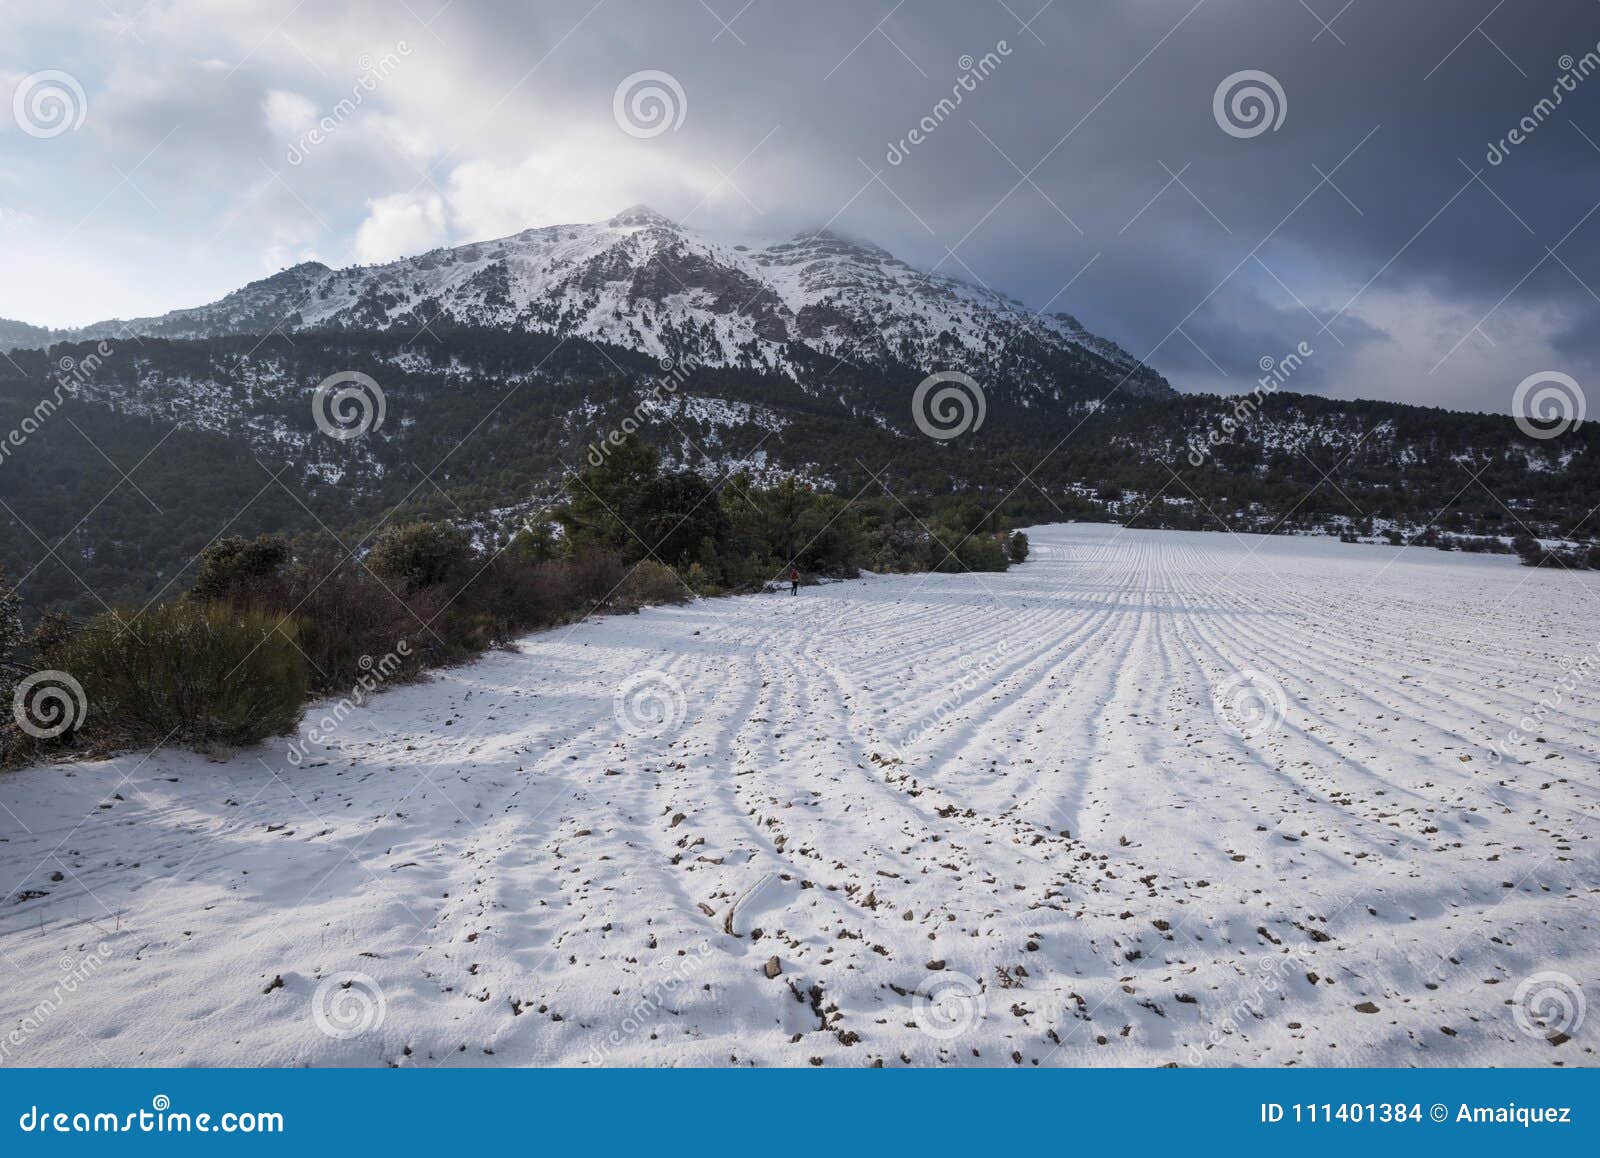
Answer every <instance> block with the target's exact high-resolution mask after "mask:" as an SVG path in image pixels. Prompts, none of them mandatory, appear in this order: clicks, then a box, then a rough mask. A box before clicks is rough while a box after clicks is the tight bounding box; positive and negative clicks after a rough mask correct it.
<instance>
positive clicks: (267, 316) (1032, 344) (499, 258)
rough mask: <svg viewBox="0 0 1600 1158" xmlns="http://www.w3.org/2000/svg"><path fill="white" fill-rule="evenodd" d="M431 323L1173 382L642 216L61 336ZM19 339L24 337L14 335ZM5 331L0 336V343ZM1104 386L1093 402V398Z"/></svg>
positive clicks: (728, 361) (1019, 383) (776, 358)
mask: <svg viewBox="0 0 1600 1158" xmlns="http://www.w3.org/2000/svg"><path fill="white" fill-rule="evenodd" d="M441 322H444V323H449V324H455V325H463V326H489V327H495V328H505V329H511V330H520V331H532V332H540V333H551V334H556V335H559V336H563V337H568V336H571V337H583V338H592V339H595V340H597V341H603V342H609V343H614V344H616V345H619V346H623V347H626V348H629V349H634V350H638V351H640V352H642V353H646V354H649V355H651V356H652V357H657V358H668V357H670V358H673V359H675V360H683V359H686V358H693V359H694V360H696V361H698V362H700V363H703V364H705V365H709V366H741V367H749V368H755V369H768V370H776V371H779V372H782V373H787V374H790V375H791V376H794V375H795V374H796V372H797V365H798V360H797V358H796V351H794V350H793V349H792V344H795V343H801V344H804V345H805V346H807V347H810V348H811V349H812V350H814V351H816V352H818V353H820V354H822V355H824V357H825V358H830V359H834V360H837V361H847V362H851V363H855V364H858V365H863V366H873V367H888V366H896V365H900V366H911V367H915V368H919V369H921V370H923V371H924V372H932V371H934V370H964V371H967V372H969V373H973V374H974V375H975V376H979V377H981V378H982V379H983V380H987V381H992V380H994V378H995V377H996V376H997V374H998V375H999V376H1003V377H1004V378H1005V380H1006V381H1007V382H1008V383H1009V384H1011V385H1012V386H1013V387H1017V388H1020V389H1022V390H1024V391H1032V392H1034V393H1037V394H1039V395H1040V397H1041V398H1059V397H1060V396H1061V393H1060V383H1061V380H1062V378H1063V376H1064V375H1066V376H1068V377H1070V376H1071V375H1072V373H1073V371H1077V372H1079V373H1080V374H1083V373H1086V374H1088V376H1090V377H1093V378H1095V379H1098V380H1101V381H1106V380H1109V381H1110V382H1120V383H1121V387H1120V388H1121V390H1123V391H1125V392H1126V393H1127V394H1129V395H1130V396H1134V397H1161V396H1166V395H1168V394H1170V393H1172V391H1171V387H1170V386H1168V385H1167V383H1166V382H1165V380H1164V379H1162V378H1161V377H1160V375H1158V374H1156V373H1155V372H1154V371H1152V370H1150V369H1148V368H1147V367H1143V366H1141V365H1140V364H1139V363H1138V361H1137V360H1136V359H1135V358H1133V357H1132V356H1131V355H1129V354H1128V353H1127V352H1126V351H1124V350H1122V349H1121V348H1120V347H1118V346H1117V345H1116V344H1115V343H1112V342H1110V341H1107V340H1106V339H1103V338H1099V337H1096V336H1095V335H1093V334H1090V333H1088V332H1087V331H1086V330H1084V329H1083V327H1082V326H1081V325H1079V323H1078V322H1077V321H1076V320H1075V319H1073V318H1072V317H1070V316H1068V315H1066V314H1044V315H1039V316H1035V315H1034V314H1033V313H1032V312H1031V311H1029V310H1028V309H1027V308H1026V307H1025V306H1023V305H1022V304H1021V303H1020V302H1017V301H1015V300H1013V299H1011V298H1008V297H1006V296H1005V295H1003V294H1001V293H998V292H996V291H994V290H991V289H986V288H982V287H978V286H972V285H969V284H967V283H965V282H962V281H959V280H957V279H954V278H950V277H945V276H941V275H936V274H926V273H922V272H920V271H918V270H916V269H913V268H912V267H911V266H909V265H907V264H906V263H905V262H902V261H900V260H899V259H898V258H896V257H894V256H893V255H891V254H889V253H888V252H886V251H885V250H882V249H879V248H877V247H876V246H872V245H867V244H862V243H858V242H853V241H848V240H846V239H844V238H842V237H839V236H837V235H835V234H833V233H829V232H826V231H820V232H816V233H812V234H802V235H799V236H797V237H794V238H791V239H789V240H786V241H782V242H778V243H775V244H772V245H768V246H766V247H764V248H758V249H752V248H750V247H747V246H743V245H723V244H720V243H718V242H715V241H713V240H710V239H708V238H706V237H704V236H702V235H700V234H698V233H695V232H693V231H691V230H688V229H685V228H683V227H681V226H678V225H676V224H674V223H673V222H671V221H669V220H668V219H667V218H665V217H663V216H662V215H660V214H659V213H656V212H655V211H654V210H651V209H649V208H648V207H645V206H635V207H634V208H632V209H629V210H627V211H625V212H623V213H620V214H618V215H617V216H615V217H613V218H611V219H610V220H608V221H603V222H598V223H594V224H587V225H555V226H547V227H544V228H539V229H529V230H526V231H524V232H522V233H518V234H515V235H513V236H511V237H505V238H501V239H499V240H496V241H486V242H481V243H474V244H470V245H462V246H458V247H455V248H449V249H438V250H434V251H432V252H429V253H425V254H422V255H420V256H418V257H411V258H405V259H403V260H400V261H396V262H391V263H389V264H387V265H379V266H356V267H351V268H347V269H340V270H334V269H329V268H328V267H327V266H325V265H322V264H320V263H316V262H310V263H306V264H303V265H298V266H295V267H293V268H291V269H287V270H284V271H282V272H281V273H278V274H275V275H274V276H272V277H269V278H266V279H264V280H262V281H258V282H252V283H251V284H249V285H247V286H245V287H244V288H242V289H240V290H237V291H235V292H234V293H231V294H229V295H228V296H227V297H225V298H223V299H221V300H220V301H217V302H214V303H212V304H210V305H205V306H199V307H196V308H194V309H186V310H178V311H175V312H173V313H170V314H165V315H163V316H161V317H153V318H135V319H131V320H128V321H122V320H112V321H107V322H101V323H96V324H95V325H92V326H87V327H84V328H83V329H81V330H77V331H71V332H68V333H63V334H61V335H60V337H61V338H62V339H63V340H70V339H74V338H102V337H104V338H112V337H117V336H127V335H130V334H132V335H140V336H159V337H168V338H208V337H216V336H220V335H228V334H258V333H270V332H273V331H275V330H286V331H293V330H301V329H311V328H342V329H390V328H400V329H410V330H416V331H420V330H421V329H422V328H423V327H424V326H433V325H436V324H439V323H441ZM17 332H18V335H19V340H18V341H16V342H14V343H13V344H20V339H21V337H22V336H24V335H26V334H27V333H28V331H27V330H26V329H19V330H18V331H17ZM6 333H7V331H5V330H0V340H4V339H5V337H6ZM1103 390H1104V388H1102V390H1101V392H1103Z"/></svg>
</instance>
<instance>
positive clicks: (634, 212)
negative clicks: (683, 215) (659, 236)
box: [606, 204, 678, 229]
mask: <svg viewBox="0 0 1600 1158" xmlns="http://www.w3.org/2000/svg"><path fill="white" fill-rule="evenodd" d="M606 224H607V225H659V226H665V227H666V228H668V229H676V228H677V227H678V223H677V222H676V221H674V220H672V218H670V217H668V216H667V215H666V214H664V213H657V212H656V211H655V210H654V209H652V208H650V206H648V205H644V204H639V205H630V206H628V207H627V208H626V209H624V210H623V211H622V212H621V213H619V214H617V215H616V216H615V217H613V218H612V219H611V220H610V221H608V222H606Z"/></svg>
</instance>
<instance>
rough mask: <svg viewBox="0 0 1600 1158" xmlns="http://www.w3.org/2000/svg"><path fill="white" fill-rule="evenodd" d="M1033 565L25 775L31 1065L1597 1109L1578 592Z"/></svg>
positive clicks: (1504, 567) (1388, 569)
mask: <svg viewBox="0 0 1600 1158" xmlns="http://www.w3.org/2000/svg"><path fill="white" fill-rule="evenodd" d="M1031 534H1032V538H1033V542H1034V554H1033V557H1032V558H1031V559H1030V560H1029V561H1028V562H1027V563H1026V564H1025V565H1024V566H1022V567H1019V568H1014V569H1013V570H1012V571H1011V572H1010V573H1008V574H1005V575H984V576H975V575H962V576H951V575H941V576H911V577H895V578H882V577H869V578H867V579H864V580H862V581H859V582H851V583H840V584H833V585H827V586H823V587H820V588H819V587H811V588H806V589H803V591H802V593H801V596H800V597H799V598H791V597H790V596H789V595H788V594H787V593H784V594H781V595H765V596H755V597H748V598H738V599H721V600H711V601H705V602H699V603H696V604H693V605H690V606H685V607H681V608H672V609H660V610H653V611H649V612H646V613H644V614H642V615H639V616H626V617H617V618H608V619H601V620H597V621H593V622H589V623H585V624H581V625H578V626H576V627H574V628H571V629H568V630H562V631H557V632H551V633H548V634H544V635H539V636H534V637H530V638H529V639H527V640H525V641H523V643H522V644H521V646H520V647H519V648H518V649H517V650H516V651H515V652H514V653H501V654H496V655H493V656H491V657H489V658H486V659H484V660H482V661H481V662H478V663H474V664H472V665H470V666H468V667H464V668H460V669H457V670H452V671H446V672H442V673H435V674H434V675H433V676H432V677H431V678H429V679H428V680H427V681H426V682H424V683H421V684H418V685H413V686H410V687H404V688H399V689H397V690H394V691H392V692H388V693H386V694H383V695H381V696H379V697H376V698H374V699H373V700H371V701H370V702H369V703H368V704H367V705H366V706H365V707H362V708H358V709H357V710H355V711H354V712H353V713H351V714H350V715H349V716H348V718H347V719H345V720H344V721H343V723H342V724H338V725H336V726H335V727H334V728H333V729H332V734H331V737H329V738H328V739H326V740H325V742H322V743H312V744H310V745H309V748H310V755H309V756H308V757H307V758H306V760H305V761H304V762H303V763H302V764H301V765H300V766H298V767H296V766H294V765H292V764H291V763H290V762H289V760H288V758H287V756H288V753H289V742H288V740H287V739H284V740H280V741H276V742H274V743H272V744H270V745H267V746H264V747H262V748H260V749H256V750H252V751H244V752H240V753H237V754H235V755H234V756H232V757H231V758H230V759H228V760H226V761H225V762H219V761H216V760H211V759H207V758H205V757H201V756H196V755H192V754H187V753H179V752H160V753H157V754H155V755H154V756H151V757H148V758H144V757H140V756H137V755H131V756H124V757H120V758H118V759H115V760H110V761H106V762H104V763H99V764H93V765H78V766H63V767H51V768H33V769H29V770H26V771H23V772H20V773H12V774H0V803H3V805H4V808H3V810H0V888H5V889H7V890H8V895H7V896H6V897H5V899H4V900H3V901H0V1062H7V1063H14V1064H69V1063H77V1064H87V1065H95V1064H157V1063H172V1064H182V1065H253V1064H265V1065H298V1064H359V1065H380V1064H392V1065H418V1066H432V1065H447V1064H454V1065H485V1064H488V1065H510V1064H530V1063H532V1064H546V1063H560V1064H596V1063H605V1064H627V1063H635V1064H650V1065H655V1064H676V1065H696V1064H703V1065H727V1064H739V1065H744V1064H758V1065H807V1064H812V1065H816V1064H822V1065H828V1066H841V1065H857V1066H859V1065H869V1064H878V1063H880V1062H881V1063H882V1064H884V1065H887V1066H898V1065H906V1064H913V1065H1006V1066H1010V1065H1016V1064H1021V1065H1026V1066H1032V1065H1036V1064H1037V1065H1090V1064H1093V1065H1108V1064H1109V1065H1160V1064H1164V1063H1168V1062H1175V1063H1178V1064H1183V1065H1189V1064H1208V1065H1290V1064H1295V1065H1354V1064H1368V1065H1469V1064H1470V1065H1482V1064H1517V1065H1554V1064H1565V1065H1588V1064H1593V1063H1594V1061H1595V1058H1596V1055H1595V1044H1596V1041H1597V1040H1600V1039H1597V1037H1596V1034H1597V1028H1596V1024H1595V1022H1596V1021H1600V1013H1594V1014H1593V1017H1591V1018H1590V1019H1589V1021H1588V1022H1586V1023H1577V1024H1574V1019H1573V1017H1572V1016H1571V1014H1572V1013H1575V1012H1576V1006H1575V1002H1576V999H1577V998H1578V996H1579V994H1578V990H1579V989H1581V988H1587V989H1588V995H1589V997H1590V998H1591V999H1593V998H1595V997H1596V995H1597V992H1600V991H1597V990H1596V987H1595V983H1596V980H1597V979H1600V883H1597V869H1600V845H1597V841H1596V834H1595V821H1596V815H1597V811H1600V767H1597V763H1596V758H1597V753H1600V651H1597V650H1596V648H1597V642H1600V640H1597V637H1600V615H1597V614H1596V611H1597V610H1600V587H1597V584H1596V577H1594V576H1588V577H1579V576H1575V575H1571V574H1566V573H1562V572H1560V571H1554V572H1552V571H1534V570H1531V569H1527V568H1520V567H1518V566H1516V565H1515V564H1514V563H1513V562H1512V561H1510V560H1508V559H1504V558H1477V557H1460V556H1451V555H1446V554H1442V553H1439V552H1434V551H1426V550H1421V549H1415V550H1409V551H1401V550H1398V549H1392V548H1387V547H1376V546H1345V545H1340V544H1338V543H1335V542H1331V541H1328V540H1311V539H1261V538H1249V539H1243V538H1234V537H1229V536H1225V535H1216V534H1186V533H1175V532H1138V531H1122V530H1120V529H1118V528H1113V527H1098V526H1081V525H1080V526H1071V527H1049V528H1040V529H1036V530H1035V531H1033V532H1032V533H1031ZM1241 673H1251V674H1249V675H1243V674H1241ZM619 692H620V693H621V698H620V700H619V698H618V697H619ZM680 697H681V698H680ZM1541 698H1545V699H1547V700H1549V701H1550V702H1551V705H1552V706H1550V707H1548V708H1547V709H1545V710H1544V718H1543V719H1542V720H1532V721H1530V722H1531V723H1534V724H1536V726H1535V728H1534V729H1533V733H1534V736H1535V737H1536V738H1537V739H1528V740H1526V741H1524V742H1521V743H1520V744H1516V745H1515V746H1513V747H1512V748H1511V750H1510V756H1509V757H1508V758H1506V759H1505V760H1503V761H1497V760H1496V759H1495V757H1494V755H1493V754H1492V751H1491V749H1490V748H1489V747H1488V746H1486V744H1485V743H1484V741H1486V740H1489V739H1494V740H1496V741H1497V742H1503V741H1504V738H1505V736H1506V734H1507V732H1508V731H1510V730H1512V729H1515V728H1518V727H1519V721H1520V720H1521V719H1522V718H1523V717H1524V716H1526V715H1529V714H1530V713H1532V712H1533V711H1534V710H1535V709H1536V708H1537V706H1538V703H1539V701H1540V699H1541ZM329 707H330V705H324V706H323V707H321V708H318V709H316V710H314V711H313V712H312V713H311V715H310V716H309V717H308V721H307V724H306V727H307V728H309V727H311V726H312V725H313V724H315V723H316V722H317V720H318V719H319V718H320V716H321V715H322V714H323V713H324V712H325V711H327V710H328V708H329ZM774 958H775V959H776V965H775V966H774V968H775V969H776V970H777V971H778V972H777V974H776V976H769V975H768V973H769V969H768V965H769V962H770V961H771V960H772V959H774ZM1529 978H1533V979H1534V980H1532V981H1529V980H1528V979H1529ZM346 986H348V987H346ZM1519 989H1520V992H1519ZM1562 999H1565V1001H1566V1002H1567V1009H1568V1010H1569V1013H1568V1014H1566V1015H1563V1013H1562V1008H1561V1005H1560V1001H1561V1000H1562ZM1541 1022H1542V1024H1543V1029H1542V1030H1541V1028H1540V1023H1541ZM1552 1029H1565V1031H1566V1033H1567V1034H1569V1035H1570V1039H1569V1040H1561V1039H1560V1037H1557V1038H1556V1041H1557V1044H1552V1043H1551V1041H1550V1040H1547V1039H1546V1034H1547V1033H1549V1032H1551V1031H1552ZM7 1034H9V1036H5V1035H7Z"/></svg>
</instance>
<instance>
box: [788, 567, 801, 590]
mask: <svg viewBox="0 0 1600 1158" xmlns="http://www.w3.org/2000/svg"><path fill="white" fill-rule="evenodd" d="M789 594H790V595H798V594H800V569H799V568H798V567H790V568H789Z"/></svg>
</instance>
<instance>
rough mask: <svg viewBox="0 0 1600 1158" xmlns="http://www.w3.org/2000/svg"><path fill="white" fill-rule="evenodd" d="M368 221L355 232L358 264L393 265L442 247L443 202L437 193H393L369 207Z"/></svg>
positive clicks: (443, 228)
mask: <svg viewBox="0 0 1600 1158" xmlns="http://www.w3.org/2000/svg"><path fill="white" fill-rule="evenodd" d="M367 210H368V212H367V217H366V220H364V221H363V222H362V223H361V225H360V228H358V229H357V230H356V258H357V260H359V261H361V262H364V263H367V264H374V263H378V262H385V261H393V260H395V259H396V258H399V257H405V256H406V255H408V254H413V253H421V252H423V251H424V250H428V249H433V248H434V247H436V246H439V245H443V244H444V242H445V240H446V238H447V237H448V232H447V230H446V228H445V219H444V199H443V198H441V197H440V196H439V195H438V194H436V193H391V194H390V195H389V196H387V197H379V198H378V199H377V200H375V201H369V202H368V203H367Z"/></svg>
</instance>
